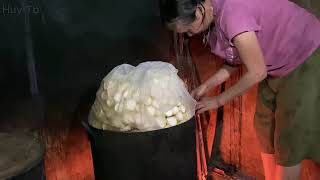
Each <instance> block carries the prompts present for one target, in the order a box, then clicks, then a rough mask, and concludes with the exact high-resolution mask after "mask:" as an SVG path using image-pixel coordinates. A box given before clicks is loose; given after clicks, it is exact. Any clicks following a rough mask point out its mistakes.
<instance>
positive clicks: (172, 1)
mask: <svg viewBox="0 0 320 180" xmlns="http://www.w3.org/2000/svg"><path fill="white" fill-rule="evenodd" d="M204 1H205V0H159V8H160V16H161V19H162V22H163V23H164V24H166V25H167V26H168V27H169V28H170V29H173V28H174V27H175V25H176V23H177V22H179V23H182V24H184V25H187V24H190V23H192V22H193V21H194V20H195V19H196V10H197V8H198V7H199V5H200V6H202V8H203V10H205V8H204V6H203V4H202V3H203V2H204ZM202 14H203V15H204V12H202Z"/></svg>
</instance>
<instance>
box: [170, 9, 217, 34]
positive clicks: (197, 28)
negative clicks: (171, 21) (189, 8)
mask: <svg viewBox="0 0 320 180" xmlns="http://www.w3.org/2000/svg"><path fill="white" fill-rule="evenodd" d="M211 17H212V13H211V14H210V12H208V11H207V8H206V10H204V9H203V8H202V7H199V8H197V10H196V18H195V20H194V21H193V22H192V23H190V24H183V23H177V24H176V29H175V30H176V32H177V33H186V34H188V36H193V35H195V34H198V33H201V32H203V31H205V30H207V29H208V28H209V26H210V24H211V22H212V18H211Z"/></svg>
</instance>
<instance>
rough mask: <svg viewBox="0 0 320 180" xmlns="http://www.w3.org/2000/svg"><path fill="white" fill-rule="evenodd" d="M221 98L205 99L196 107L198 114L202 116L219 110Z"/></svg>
mask: <svg viewBox="0 0 320 180" xmlns="http://www.w3.org/2000/svg"><path fill="white" fill-rule="evenodd" d="M218 97H219V96H216V97H204V98H202V99H201V100H200V101H199V102H198V103H197V105H196V112H197V114H201V113H203V112H205V111H208V110H209V109H217V108H219V107H220V106H221V104H220V102H219V98H218Z"/></svg>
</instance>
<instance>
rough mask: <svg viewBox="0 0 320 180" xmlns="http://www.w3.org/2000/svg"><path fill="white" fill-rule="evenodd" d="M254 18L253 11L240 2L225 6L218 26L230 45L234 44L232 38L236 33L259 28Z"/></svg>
mask: <svg viewBox="0 0 320 180" xmlns="http://www.w3.org/2000/svg"><path fill="white" fill-rule="evenodd" d="M256 19H257V17H255V16H254V12H251V11H250V10H249V8H247V7H245V6H243V5H241V4H239V5H237V6H233V7H232V6H229V7H227V8H225V10H224V13H223V15H222V17H221V21H220V24H221V25H220V26H221V30H222V31H223V33H224V34H225V36H226V38H227V39H228V40H229V43H230V45H231V46H234V45H233V43H232V39H233V38H234V37H235V36H237V35H238V34H241V33H243V32H250V31H255V32H257V31H259V30H260V29H261V27H260V25H259V24H258V22H257V20H256Z"/></svg>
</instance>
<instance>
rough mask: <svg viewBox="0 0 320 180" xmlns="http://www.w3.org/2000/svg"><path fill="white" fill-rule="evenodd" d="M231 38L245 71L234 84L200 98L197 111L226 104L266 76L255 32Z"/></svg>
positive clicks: (200, 111)
mask: <svg viewBox="0 0 320 180" xmlns="http://www.w3.org/2000/svg"><path fill="white" fill-rule="evenodd" d="M233 40H234V44H235V46H236V48H237V50H238V52H239V55H240V58H241V60H242V62H243V63H244V65H245V67H246V68H247V72H246V73H245V74H244V75H243V76H242V77H241V78H240V80H239V81H238V82H237V83H236V84H235V85H233V86H232V87H230V88H229V89H227V90H226V91H225V92H223V93H222V94H220V95H219V96H216V97H213V98H209V97H207V98H202V99H201V100H200V102H198V103H197V105H196V109H197V110H198V111H197V113H202V112H204V111H207V110H209V109H216V108H218V107H220V106H222V105H224V104H226V103H227V102H228V101H230V100H232V99H234V98H235V97H237V96H239V95H242V94H243V93H245V92H246V91H247V90H248V89H249V88H250V87H252V86H253V85H255V84H256V83H258V82H260V81H262V80H263V79H264V78H266V76H267V69H266V65H265V63H264V57H263V54H262V51H261V49H260V45H259V42H258V40H257V37H256V34H255V32H245V33H242V34H239V35H237V36H236V37H235V38H234V39H233ZM223 77H227V76H223Z"/></svg>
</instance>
